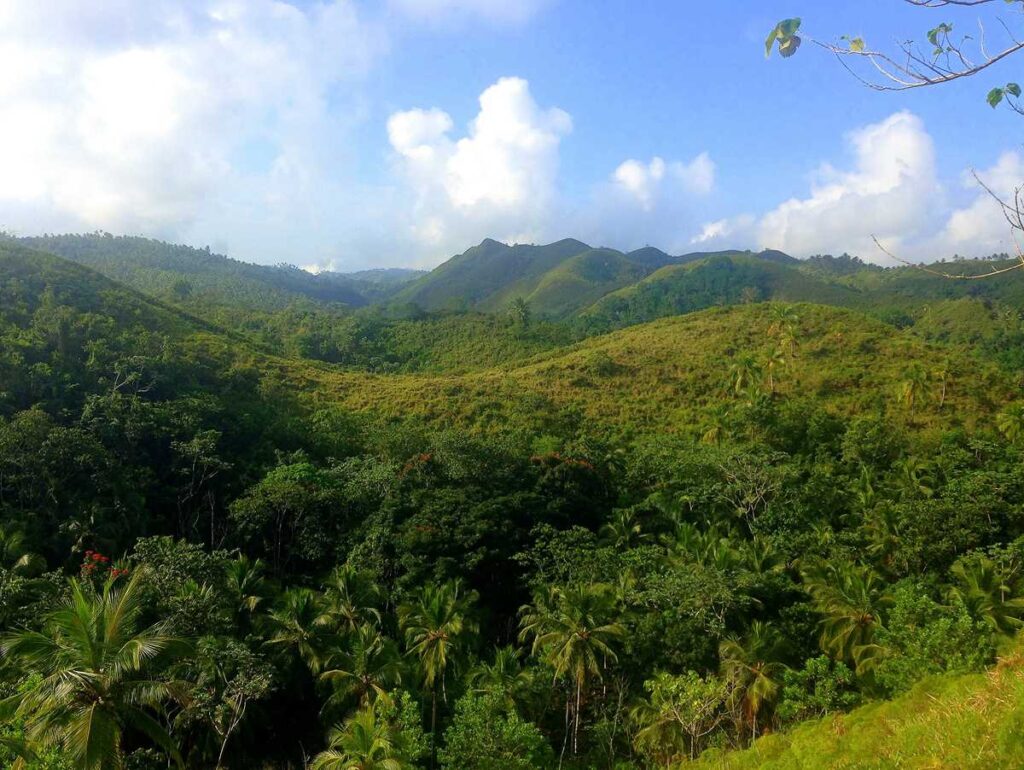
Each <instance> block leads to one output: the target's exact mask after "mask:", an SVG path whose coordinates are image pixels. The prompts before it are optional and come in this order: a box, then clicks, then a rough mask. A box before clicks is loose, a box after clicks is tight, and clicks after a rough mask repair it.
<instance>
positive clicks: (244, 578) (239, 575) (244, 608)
mask: <svg viewBox="0 0 1024 770" xmlns="http://www.w3.org/2000/svg"><path fill="white" fill-rule="evenodd" d="M265 572H266V567H265V565H264V564H263V562H262V561H260V560H259V559H250V558H249V557H247V556H239V557H238V558H236V559H233V560H231V561H229V562H228V563H227V566H226V567H225V569H224V573H225V574H224V578H225V587H226V589H227V592H228V593H229V594H230V595H231V598H232V600H233V604H234V606H235V612H236V614H237V615H241V616H251V615H252V614H253V613H255V612H256V611H257V610H258V609H260V608H261V607H262V606H263V605H264V604H265V603H266V601H267V599H268V597H269V596H270V586H269V585H268V583H267V579H266V577H265Z"/></svg>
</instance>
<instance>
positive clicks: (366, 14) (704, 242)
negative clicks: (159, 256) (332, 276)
mask: <svg viewBox="0 0 1024 770" xmlns="http://www.w3.org/2000/svg"><path fill="white" fill-rule="evenodd" d="M54 2H55V3H56V4H57V5H59V6H61V7H60V8H58V9H54V8H51V7H49V6H48V7H47V9H45V10H41V9H40V8H39V7H38V6H40V5H41V4H39V3H36V2H34V1H33V0H0V72H6V73H7V76H6V77H5V76H3V75H0V140H2V141H0V167H2V168H4V169H5V174H4V175H3V176H4V178H3V179H0V227H4V228H7V229H9V230H13V231H15V232H19V233H26V234H28V233H33V232H39V231H67V230H74V231H81V230H93V229H104V230H109V231H111V232H115V233H122V232H123V233H138V234H144V235H151V236H155V237H162V238H167V239H170V240H175V241H182V242H187V243H192V244H196V245H205V244H209V245H211V246H212V247H213V248H215V249H218V250H222V251H225V252H227V253H229V254H230V255H231V256H234V257H237V258H240V259H247V260H252V261H260V262H282V261H283V262H289V263H294V264H300V265H303V266H311V267H320V268H324V267H330V268H334V269H342V270H344V269H359V268H364V267H371V266H382V265H415V266H430V265H433V264H437V263H438V262H440V261H441V260H443V259H444V258H446V257H447V256H450V255H451V254H453V253H455V252H458V251H462V250H463V249H465V248H467V247H468V246H470V245H472V244H473V243H476V242H478V241H479V240H481V239H482V238H483V237H485V236H492V237H497V238H501V239H506V240H522V241H535V242H543V241H548V240H554V239H557V238H561V237H569V236H572V237H578V238H582V239H584V240H588V241H590V242H592V243H595V244H603V245H610V246H615V247H618V248H623V249H628V248H634V247H637V246H641V245H644V244H648V243H649V244H653V245H658V246H660V247H662V248H665V249H666V250H670V251H673V252H684V251H691V250H697V249H710V248H724V247H738V248H760V247H773V248H782V249H785V250H788V251H790V252H791V253H794V254H796V255H797V256H807V255H809V254H812V253H818V252H823V251H832V252H840V251H850V252H852V253H858V254H861V255H862V256H864V257H865V258H868V259H872V260H874V261H880V262H885V261H886V260H885V258H884V257H883V256H882V255H881V254H879V253H878V252H877V250H876V249H875V248H874V247H873V246H872V245H871V242H870V237H871V235H873V234H875V235H878V236H879V237H880V238H882V240H883V241H884V242H885V243H886V245H887V246H889V247H890V248H892V249H893V250H896V251H899V252H900V253H901V254H903V255H904V256H907V257H908V258H913V259H924V258H939V257H946V256H950V255H952V254H953V253H961V254H971V255H974V254H987V253H990V252H992V251H994V250H1011V249H1012V248H1013V244H1012V241H1011V240H1010V238H1009V234H1008V232H1006V229H1005V227H1004V226H1002V225H1001V224H1000V222H999V218H998V212H995V211H993V209H992V205H991V202H990V201H987V200H986V199H985V198H984V197H983V196H981V195H979V192H978V190H977V188H976V187H972V186H971V185H969V184H967V183H966V179H965V172H966V171H967V170H968V169H970V168H975V169H978V170H979V171H981V172H982V174H983V176H984V177H985V178H986V180H988V181H989V182H990V183H991V184H992V185H994V186H995V187H996V188H998V189H999V190H1000V191H1001V192H1004V193H1005V192H1009V191H1010V190H1012V188H1013V187H1014V186H1015V185H1016V184H1018V183H1019V181H1018V180H1021V179H1022V177H1024V159H1022V157H1021V156H1020V155H1019V154H1018V150H1019V148H1018V142H1017V138H1016V137H1017V130H1018V128H1019V126H1020V123H1019V122H1018V121H1020V120H1021V119H1020V118H1019V116H1016V115H1014V114H1013V113H1012V112H1010V111H1009V110H1005V109H1000V110H991V109H990V108H989V107H988V106H986V105H985V103H984V95H985V93H986V91H987V90H988V89H989V88H990V87H992V86H993V85H999V84H1002V83H1003V82H1005V81H1007V80H1012V79H1015V77H1016V75H1015V69H1014V68H1015V66H1016V61H1018V60H1014V59H1012V58H1011V59H1010V60H1008V61H1007V62H1005V63H1004V64H1001V65H999V66H997V67H994V68H992V69H991V70H990V71H988V72H986V73H983V74H982V75H980V76H978V77H976V78H973V79H968V80H964V81H961V82H958V83H954V84H951V85H948V86H944V87H942V88H935V89H922V90H918V91H914V92H905V93H876V92H873V91H870V90H869V89H866V88H865V87H863V86H862V85H860V84H858V83H857V82H856V81H855V80H854V79H853V78H851V77H850V76H849V75H847V74H846V73H845V72H844V71H843V70H842V69H841V67H840V66H839V65H838V64H837V63H836V62H835V61H834V60H833V59H831V58H830V57H829V56H828V55H826V54H825V53H824V52H822V51H820V50H815V49H814V47H813V46H811V45H807V46H805V47H804V48H803V49H802V50H801V51H800V52H799V53H798V55H797V56H796V57H794V58H793V59H791V60H788V61H783V60H781V59H780V58H779V57H777V56H775V57H772V58H771V59H769V60H767V61H766V60H765V57H764V38H765V35H766V33H767V31H768V30H769V29H770V28H771V27H772V26H773V25H774V23H775V22H776V21H777V20H779V19H781V18H784V17H787V16H795V15H799V16H802V17H803V19H804V31H805V32H806V33H807V34H809V35H811V36H813V37H815V38H818V39H821V40H836V39H837V38H838V36H839V35H841V34H851V35H860V36H863V37H864V38H865V39H866V40H867V41H868V42H869V44H872V45H873V46H875V47H878V48H889V49H891V48H892V46H893V42H894V41H895V40H897V39H902V38H906V37H916V38H922V37H923V36H924V32H925V30H927V29H928V28H930V27H932V26H935V25H936V24H937V23H938V22H940V21H950V20H952V21H953V22H954V25H955V27H956V28H957V29H964V30H969V31H971V32H974V31H975V30H976V29H977V21H978V17H979V13H978V12H977V11H976V10H972V9H966V10H964V9H944V10H941V11H939V10H923V9H920V8H914V7H912V6H910V5H909V4H907V3H904V2H899V0H861V1H860V2H857V3H850V2H840V1H838V0H836V1H833V2H820V1H819V0H815V2H812V1H811V0H789V2H775V0H736V1H735V2H704V3H696V2H679V1H678V0H646V1H643V2H641V1H636V2H624V1H623V2H612V1H611V0H587V1H583V0H520V2H515V0H503V1H499V0H376V1H375V2H369V1H368V0H366V1H363V2H359V1H357V0H333V1H332V2H316V3H312V2H297V1H296V2H293V3H290V4H289V3H285V2H274V1H273V0H191V1H188V2H171V1H170V0H154V1H153V2H152V3H147V4H139V3H135V2H131V0H107V2H102V3H89V2H86V0H54ZM996 5H998V6H999V7H998V8H996V9H995V10H996V11H998V12H999V13H1000V14H1002V16H1003V18H1004V20H1005V21H1006V22H1007V23H1008V24H1010V25H1011V27H1014V28H1018V29H1019V28H1020V27H1021V26H1024V24H1022V23H1021V22H1022V20H1021V18H1020V13H1019V12H1018V11H1016V10H1014V9H1013V8H1008V7H1006V8H1004V7H1002V5H1003V4H1001V3H1000V4H996ZM983 12H984V13H985V14H987V15H983V21H984V22H985V23H986V28H987V30H988V35H989V45H990V47H991V48H993V49H995V48H998V47H999V45H998V43H999V40H998V36H999V29H998V26H997V23H996V20H995V14H994V13H991V12H989V11H988V9H983ZM57 17H59V18H60V19H61V23H59V24H57V25H54V23H53V19H54V18H57Z"/></svg>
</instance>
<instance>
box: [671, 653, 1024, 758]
mask: <svg viewBox="0 0 1024 770" xmlns="http://www.w3.org/2000/svg"><path fill="white" fill-rule="evenodd" d="M679 767H680V768H686V770H828V769H829V768H843V770H889V769H892V770H895V769H896V768H906V770H989V769H990V768H1017V767H1024V658H1022V657H1021V656H1020V654H1019V653H1017V654H1015V655H1012V656H1010V657H1008V658H1005V659H1003V660H1001V661H1000V662H999V665H998V666H997V667H996V668H995V669H993V670H991V671H989V672H988V673H984V674H970V675H966V676H948V675H947V676H938V677H932V678H929V679H926V680H924V681H923V682H920V683H919V684H918V685H917V686H915V687H914V689H913V690H912V691H911V692H909V693H907V694H906V695H903V696H901V697H899V698H896V699H895V700H892V701H880V702H877V703H872V704H870V705H868V706H862V707H861V708H858V709H856V710H854V711H852V712H850V713H848V714H834V715H831V716H828V717H825V718H823V719H820V720H815V721H811V722H807V723H804V724H802V725H800V726H799V727H796V728H793V729H790V730H785V731H783V732H779V733H776V734H773V735H768V736H765V737H763V738H759V739H758V740H757V741H755V742H754V744H753V745H752V746H751V747H750V748H748V749H746V750H744V751H737V752H720V751H709V752H707V753H706V754H705V755H704V756H703V757H701V759H700V761H698V762H691V763H684V764H683V765H680V766H679Z"/></svg>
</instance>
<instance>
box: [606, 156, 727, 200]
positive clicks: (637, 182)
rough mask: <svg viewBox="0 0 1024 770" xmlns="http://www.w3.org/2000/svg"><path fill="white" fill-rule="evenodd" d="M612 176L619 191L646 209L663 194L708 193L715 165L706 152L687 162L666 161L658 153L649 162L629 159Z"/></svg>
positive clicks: (712, 183)
mask: <svg viewBox="0 0 1024 770" xmlns="http://www.w3.org/2000/svg"><path fill="white" fill-rule="evenodd" d="M612 179H613V180H614V182H615V184H617V185H618V186H619V188H620V189H621V190H622V191H623V192H625V193H627V194H628V195H631V196H632V197H633V198H635V199H636V200H637V202H638V203H639V204H640V205H641V206H642V207H643V208H644V209H645V210H647V211H650V210H651V209H652V208H654V206H655V204H656V202H657V201H658V199H659V198H660V197H661V196H662V195H663V194H668V195H672V194H673V193H678V192H688V193H693V194H697V195H707V194H708V193H710V192H711V190H712V189H714V186H715V164H714V163H713V162H712V160H711V158H710V156H709V155H708V154H707V153H706V152H702V153H701V154H700V155H698V156H697V157H696V158H694V159H693V160H692V161H690V162H689V163H681V162H679V161H673V162H671V163H666V162H665V161H664V160H663V159H662V158H659V157H658V156H655V157H654V158H652V159H651V160H650V162H649V163H644V162H643V161H639V160H634V159H630V160H627V161H625V162H623V163H622V165H620V166H619V167H618V168H617V169H615V172H614V173H613V174H612Z"/></svg>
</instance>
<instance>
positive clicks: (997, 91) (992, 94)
mask: <svg viewBox="0 0 1024 770" xmlns="http://www.w3.org/2000/svg"><path fill="white" fill-rule="evenodd" d="M985 99H986V101H987V102H988V104H989V106H990V107H993V108H994V107H998V106H999V102H1001V101H1002V100H1003V89H1001V88H993V89H992V90H991V91H989V92H988V96H987V97H985Z"/></svg>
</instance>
